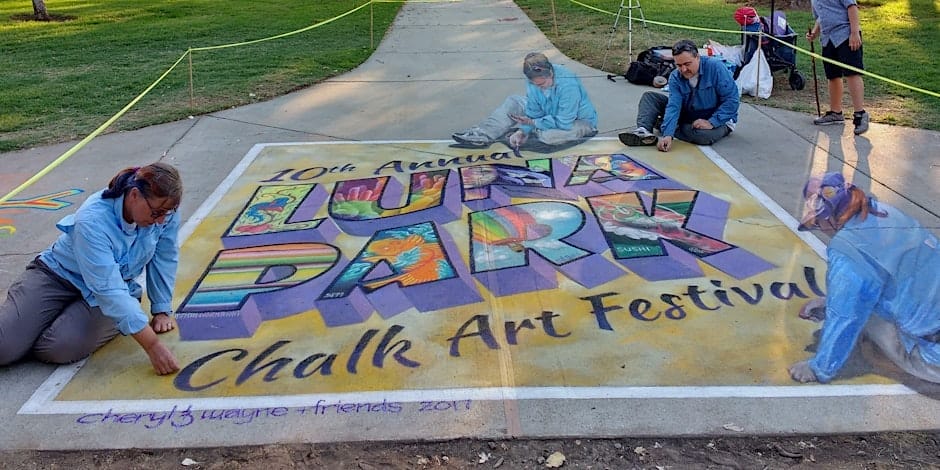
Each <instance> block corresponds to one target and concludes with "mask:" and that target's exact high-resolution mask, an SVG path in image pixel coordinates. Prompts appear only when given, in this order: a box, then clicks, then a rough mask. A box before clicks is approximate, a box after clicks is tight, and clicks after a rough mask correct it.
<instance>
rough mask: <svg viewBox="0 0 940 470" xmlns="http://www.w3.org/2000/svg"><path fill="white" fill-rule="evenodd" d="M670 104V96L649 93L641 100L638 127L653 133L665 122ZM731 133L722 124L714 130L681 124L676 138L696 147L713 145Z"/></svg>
mask: <svg viewBox="0 0 940 470" xmlns="http://www.w3.org/2000/svg"><path fill="white" fill-rule="evenodd" d="M667 103H669V96H668V95H665V94H663V93H660V92H658V91H647V92H646V93H643V97H642V98H640V104H639V107H638V108H637V112H636V126H637V127H643V128H646V130H648V131H650V132H653V128H658V127H659V125H660V124H661V123H662V122H663V115H664V114H666V104H667ZM730 133H731V128H729V127H728V126H727V125H725V124H722V125H720V126H718V127H716V128H714V129H696V128H694V127H692V124H691V123H689V124H681V123H680V124H679V126H678V127H677V128H676V135H675V138H677V139H680V140H684V141H686V142H691V143H693V144H695V145H711V144H714V143H715V142H718V141H719V140H721V139H723V138H725V136H727V135H728V134H730Z"/></svg>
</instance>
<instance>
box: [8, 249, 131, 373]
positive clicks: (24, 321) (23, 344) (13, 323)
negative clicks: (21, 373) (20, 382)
mask: <svg viewBox="0 0 940 470" xmlns="http://www.w3.org/2000/svg"><path fill="white" fill-rule="evenodd" d="M117 334H118V330H117V328H116V327H115V324H114V321H113V320H111V319H110V318H108V317H106V316H105V315H104V314H103V313H101V309H100V308H98V307H90V306H89V305H88V303H86V302H85V300H84V299H83V298H82V295H81V293H80V292H79V291H78V289H76V288H75V286H73V285H72V284H71V283H70V282H68V281H66V280H65V279H62V278H61V277H59V276H58V275H57V274H55V273H54V272H52V271H51V270H50V269H49V268H48V267H46V265H45V264H43V263H42V261H39V259H38V258H37V259H34V260H33V261H32V262H31V263H29V265H27V266H26V271H24V272H23V274H22V275H21V276H20V278H19V279H17V280H16V282H14V283H13V285H12V286H10V289H9V290H8V291H7V300H6V302H4V303H3V305H2V306H0V365H7V364H10V363H12V362H15V361H18V360H20V359H22V358H24V357H26V355H27V354H29V353H30V352H31V353H32V354H33V356H35V357H36V358H37V359H39V360H41V361H44V362H50V363H53V364H68V363H70V362H75V361H78V360H80V359H83V358H85V357H87V356H88V355H90V354H91V353H93V352H94V351H95V350H96V349H98V348H100V347H101V346H103V345H104V344H105V343H107V342H108V341H110V340H111V339H112V338H114V337H115V336H117Z"/></svg>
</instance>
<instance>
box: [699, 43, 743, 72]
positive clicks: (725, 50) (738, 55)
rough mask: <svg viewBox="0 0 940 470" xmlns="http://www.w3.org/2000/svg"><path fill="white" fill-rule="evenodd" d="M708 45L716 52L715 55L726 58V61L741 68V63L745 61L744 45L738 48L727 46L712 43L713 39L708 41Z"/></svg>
mask: <svg viewBox="0 0 940 470" xmlns="http://www.w3.org/2000/svg"><path fill="white" fill-rule="evenodd" d="M708 45H709V47H711V48H712V50H713V51H715V55H720V56H722V57H724V58H725V60H727V61H729V62H731V63H732V64H734V65H736V66H738V67H740V66H741V62H743V61H744V46H743V45H740V44H739V45H737V46H726V45H724V44H721V43H720V42H718V41H712V40H711V39H709V40H708Z"/></svg>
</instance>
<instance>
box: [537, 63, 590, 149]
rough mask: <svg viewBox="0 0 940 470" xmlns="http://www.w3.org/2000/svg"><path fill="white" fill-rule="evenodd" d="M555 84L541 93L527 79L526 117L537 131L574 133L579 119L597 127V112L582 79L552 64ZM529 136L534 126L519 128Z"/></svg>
mask: <svg viewBox="0 0 940 470" xmlns="http://www.w3.org/2000/svg"><path fill="white" fill-rule="evenodd" d="M552 70H553V71H554V79H555V83H554V85H552V87H551V88H549V89H548V90H542V89H541V88H539V87H537V86H536V85H535V84H533V83H532V82H531V81H529V80H526V106H525V114H526V116H528V117H530V118H532V120H534V121H535V126H534V128H535V129H542V130H546V129H561V130H563V131H567V130H571V128H572V125H573V124H574V122H575V121H576V120H582V121H587V122H590V123H591V126H592V127H595V128H596V127H597V111H595V110H594V105H593V104H592V103H591V99H590V98H588V95H587V91H586V90H585V89H584V87H583V86H582V85H581V80H579V79H578V77H577V76H576V75H575V74H574V73H572V72H571V71H570V70H568V69H566V68H565V67H563V66H561V65H555V64H552ZM519 127H520V129H522V131H523V132H525V133H526V134H529V133H531V132H532V130H533V126H526V125H523V126H519Z"/></svg>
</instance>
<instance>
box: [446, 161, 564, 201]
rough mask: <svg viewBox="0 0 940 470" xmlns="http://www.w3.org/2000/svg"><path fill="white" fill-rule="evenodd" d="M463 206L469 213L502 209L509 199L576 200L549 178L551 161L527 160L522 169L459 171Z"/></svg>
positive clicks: (493, 167) (501, 167)
mask: <svg viewBox="0 0 940 470" xmlns="http://www.w3.org/2000/svg"><path fill="white" fill-rule="evenodd" d="M460 181H461V188H462V189H463V201H464V205H466V206H467V207H469V208H470V209H472V210H484V209H492V208H494V207H499V206H505V205H508V204H509V203H510V202H511V198H530V199H568V200H572V199H577V197H576V196H574V195H573V194H571V193H570V192H568V191H565V190H563V189H558V188H557V187H556V186H557V185H556V184H555V179H554V178H553V176H552V160H551V159H547V158H542V159H537V160H529V161H527V162H526V166H524V167H523V166H518V165H506V164H488V165H475V166H468V167H463V168H461V169H460Z"/></svg>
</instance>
